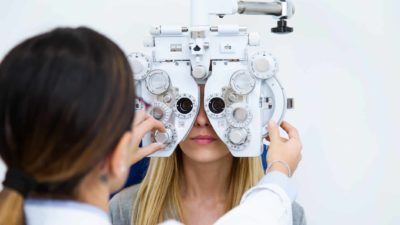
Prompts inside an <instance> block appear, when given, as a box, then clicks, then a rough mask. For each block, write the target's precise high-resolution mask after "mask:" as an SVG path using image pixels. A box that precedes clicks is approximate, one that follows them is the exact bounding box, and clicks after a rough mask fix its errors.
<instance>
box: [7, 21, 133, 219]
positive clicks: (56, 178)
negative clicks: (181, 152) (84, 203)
mask: <svg viewBox="0 0 400 225" xmlns="http://www.w3.org/2000/svg"><path fill="white" fill-rule="evenodd" d="M133 99H134V89H133V80H132V71H131V68H130V66H129V63H128V61H127V59H126V57H125V55H124V53H123V51H122V50H121V49H120V48H119V47H118V46H117V45H116V44H115V43H113V42H112V41H111V40H109V39H108V38H107V37H105V36H103V35H101V34H99V33H97V32H95V31H93V30H91V29H89V28H84V27H80V28H76V29H72V28H58V29H55V30H53V31H50V32H47V33H44V34H41V35H38V36H35V37H32V38H30V39H28V40H26V41H24V42H22V43H21V44H19V45H18V46H16V47H15V48H13V49H12V50H11V51H10V52H9V53H8V54H7V55H6V56H5V58H4V60H3V61H2V62H1V64H0V156H1V158H2V159H3V160H4V162H5V164H6V165H7V167H8V169H18V170H19V171H22V172H24V173H25V174H27V175H29V176H31V177H32V178H34V179H35V180H36V181H37V182H39V183H41V184H44V185H42V186H44V187H45V188H44V189H43V190H44V191H45V192H46V191H51V192H55V193H62V194H70V193H71V192H72V189H73V188H74V187H75V186H76V185H77V184H78V183H79V181H80V180H81V178H82V177H83V176H84V175H85V174H87V173H88V172H89V171H90V170H91V169H92V168H93V166H94V165H97V164H98V163H100V162H101V161H102V160H104V159H105V158H106V157H107V155H108V154H109V153H111V152H112V150H113V149H114V148H115V146H116V144H117V143H118V142H119V140H120V138H121V137H122V135H123V134H124V133H125V132H126V131H127V130H128V129H130V126H131V121H132V119H133V116H134V104H133V102H134V101H133ZM22 205H23V198H22V196H21V195H20V194H18V193H17V192H15V191H13V190H11V189H8V188H6V187H5V188H4V190H3V191H1V192H0V224H9V225H14V224H23V223H24V221H23V220H24V219H23V211H22Z"/></svg>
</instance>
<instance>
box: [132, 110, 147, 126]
mask: <svg viewBox="0 0 400 225" xmlns="http://www.w3.org/2000/svg"><path fill="white" fill-rule="evenodd" d="M149 117H150V115H149V114H148V113H146V111H138V112H136V113H135V119H134V120H133V126H137V125H139V124H140V123H141V122H143V121H144V120H146V119H148V118H149Z"/></svg>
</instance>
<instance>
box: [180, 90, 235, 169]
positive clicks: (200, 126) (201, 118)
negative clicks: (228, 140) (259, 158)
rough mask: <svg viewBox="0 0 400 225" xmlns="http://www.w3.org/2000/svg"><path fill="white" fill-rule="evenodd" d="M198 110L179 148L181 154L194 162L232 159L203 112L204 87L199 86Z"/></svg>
mask: <svg viewBox="0 0 400 225" xmlns="http://www.w3.org/2000/svg"><path fill="white" fill-rule="evenodd" d="M199 87H200V98H201V101H200V110H199V114H198V115H197V118H196V120H195V122H194V125H193V128H192V130H191V131H190V132H189V134H188V135H187V137H186V139H185V140H183V141H182V142H181V143H180V144H179V146H180V147H181V149H182V152H183V154H184V155H185V156H186V157H188V158H190V159H191V160H193V161H196V162H202V163H208V162H214V161H218V160H221V159H223V158H226V157H232V155H231V154H230V152H229V150H228V148H227V147H226V145H225V144H224V143H223V142H222V141H221V139H219V137H218V135H217V134H216V133H215V131H214V129H213V127H212V126H211V124H210V121H209V120H208V117H207V115H206V112H205V111H204V85H200V86H199Z"/></svg>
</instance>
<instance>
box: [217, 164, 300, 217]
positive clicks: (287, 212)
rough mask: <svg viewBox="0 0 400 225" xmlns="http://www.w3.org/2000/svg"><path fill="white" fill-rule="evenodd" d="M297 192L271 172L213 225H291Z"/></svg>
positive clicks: (283, 178)
mask: <svg viewBox="0 0 400 225" xmlns="http://www.w3.org/2000/svg"><path fill="white" fill-rule="evenodd" d="M295 195H296V190H295V188H294V185H293V184H292V183H291V181H290V179H289V178H288V177H287V176H286V175H284V174H283V173H280V172H271V173H268V174H267V175H265V176H264V178H263V179H262V180H261V181H260V182H259V183H258V184H257V185H256V186H255V187H253V188H251V189H250V190H249V191H247V192H246V193H245V194H244V195H243V197H242V200H241V202H240V205H239V206H237V207H235V208H234V209H232V210H231V211H229V212H228V213H226V214H225V215H224V216H223V217H221V218H220V219H219V220H218V221H217V222H216V223H215V225H249V224H251V225H258V224H260V225H261V224H262V225H265V224H267V225H292V201H294V198H295Z"/></svg>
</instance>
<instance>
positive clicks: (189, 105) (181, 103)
mask: <svg viewBox="0 0 400 225" xmlns="http://www.w3.org/2000/svg"><path fill="white" fill-rule="evenodd" d="M176 108H177V110H178V111H179V112H180V113H182V114H188V113H190V112H191V111H192V109H193V102H192V101H191V100H190V99H189V98H181V99H179V100H178V102H177V104H176Z"/></svg>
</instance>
